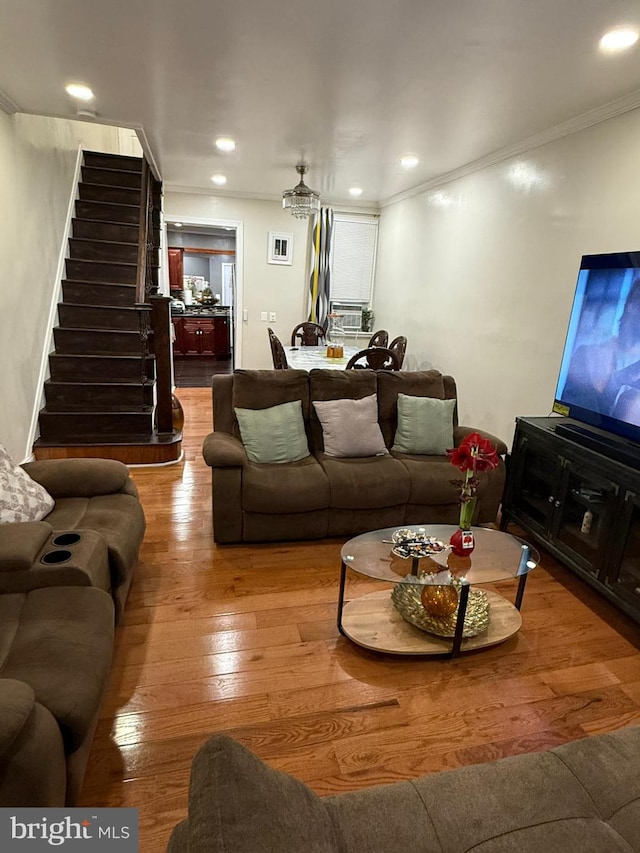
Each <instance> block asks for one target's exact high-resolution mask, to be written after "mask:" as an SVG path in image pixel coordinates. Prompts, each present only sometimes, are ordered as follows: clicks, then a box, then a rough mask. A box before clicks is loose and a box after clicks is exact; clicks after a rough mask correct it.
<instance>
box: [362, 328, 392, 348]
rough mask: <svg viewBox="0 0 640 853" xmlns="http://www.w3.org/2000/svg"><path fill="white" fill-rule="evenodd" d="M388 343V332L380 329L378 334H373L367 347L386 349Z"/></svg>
mask: <svg viewBox="0 0 640 853" xmlns="http://www.w3.org/2000/svg"><path fill="white" fill-rule="evenodd" d="M388 343H389V332H387V331H386V330H385V329H380V331H379V332H374V333H373V334H372V335H371V337H370V338H369V343H368V344H367V346H369V347H386V345H387V344H388Z"/></svg>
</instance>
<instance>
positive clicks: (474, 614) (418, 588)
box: [391, 575, 491, 638]
mask: <svg viewBox="0 0 640 853" xmlns="http://www.w3.org/2000/svg"><path fill="white" fill-rule="evenodd" d="M424 586H425V585H424V584H423V583H420V582H419V580H418V582H416V578H414V577H412V576H410V575H409V576H407V578H406V579H405V580H404V581H400V583H397V584H396V585H395V586H394V588H393V590H392V591H391V600H392V602H393V604H394V607H395V608H396V610H397V611H398V613H399V614H400V615H401V616H402V618H403V619H405V620H406V621H407V622H410V623H411V624H412V625H415V626H416V628H420V629H421V630H422V631H426V632H427V633H429V634H435V635H436V636H437V637H448V638H453V637H454V636H455V633H456V622H457V621H458V608H457V607H456V609H455V610H454V612H453V613H451V614H450V615H449V616H434V615H432V614H431V613H428V612H427V611H426V610H425V608H424V606H423V604H422V590H423V589H424ZM452 586H454V587H455V588H456V591H457V592H458V594H459V593H460V587H461V586H462V584H461V582H460V581H459V580H457V579H456V578H454V579H453V581H452ZM490 621H491V616H490V612H489V600H488V599H487V596H486V593H484V592H483V591H482V590H481V589H471V590H469V600H468V602H467V612H466V613H465V617H464V628H463V630H462V636H463V637H475V636H477V635H478V634H481V633H482V632H483V631H486V629H487V628H488V627H489V622H490Z"/></svg>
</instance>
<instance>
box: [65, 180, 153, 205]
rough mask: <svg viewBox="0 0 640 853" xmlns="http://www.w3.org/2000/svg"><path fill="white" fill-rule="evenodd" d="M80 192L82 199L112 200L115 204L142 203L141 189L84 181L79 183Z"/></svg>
mask: <svg viewBox="0 0 640 853" xmlns="http://www.w3.org/2000/svg"><path fill="white" fill-rule="evenodd" d="M78 193H79V197H80V200H81V201H110V202H113V203H114V204H135V205H138V206H139V205H140V195H141V193H140V190H133V189H126V188H124V187H103V186H102V185H101V184H84V183H82V184H79V185H78Z"/></svg>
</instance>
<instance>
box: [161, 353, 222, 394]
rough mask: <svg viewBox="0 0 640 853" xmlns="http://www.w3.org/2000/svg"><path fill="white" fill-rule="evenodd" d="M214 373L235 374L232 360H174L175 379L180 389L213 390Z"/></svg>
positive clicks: (185, 357) (177, 358)
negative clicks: (212, 379) (212, 378)
mask: <svg viewBox="0 0 640 853" xmlns="http://www.w3.org/2000/svg"><path fill="white" fill-rule="evenodd" d="M214 373H233V361H232V359H230V358H227V359H221V360H219V359H217V358H206V357H201V358H197V357H193V358H189V357H187V356H184V357H182V358H181V357H180V356H174V358H173V378H174V380H175V383H176V386H177V387H178V388H211V377H212V376H213V374H214Z"/></svg>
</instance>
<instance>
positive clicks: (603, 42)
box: [600, 27, 638, 53]
mask: <svg viewBox="0 0 640 853" xmlns="http://www.w3.org/2000/svg"><path fill="white" fill-rule="evenodd" d="M637 41H638V30H636V29H633V28H632V27H616V28H615V29H614V30H609V32H608V33H605V34H604V35H603V36H602V38H601V39H600V50H604V51H606V52H607V53H610V52H611V53H612V52H614V51H617V50H626V49H627V48H629V47H633V45H634V44H635V43H636V42H637Z"/></svg>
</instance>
